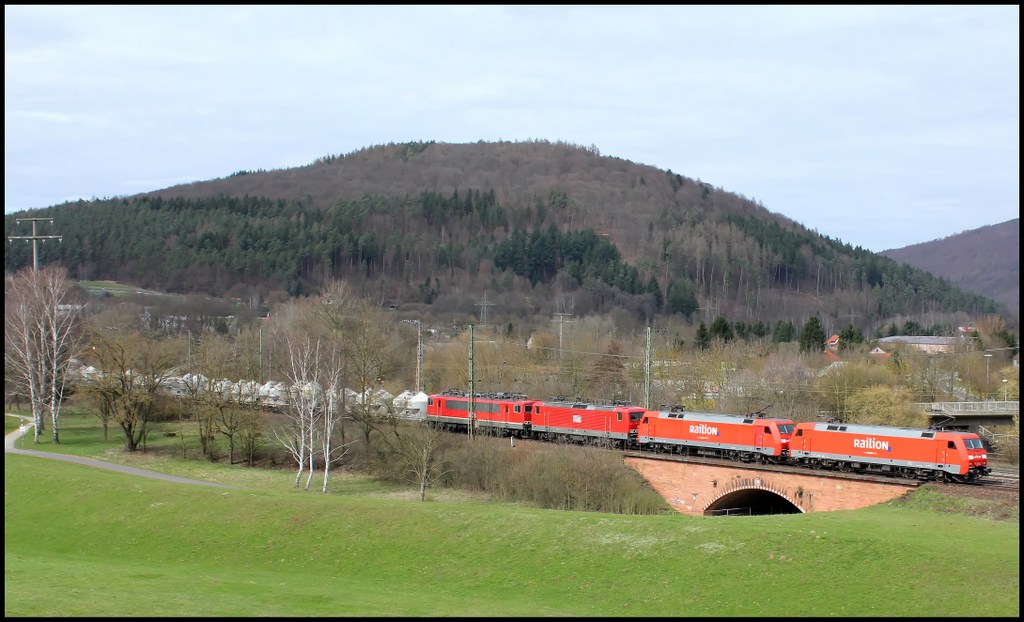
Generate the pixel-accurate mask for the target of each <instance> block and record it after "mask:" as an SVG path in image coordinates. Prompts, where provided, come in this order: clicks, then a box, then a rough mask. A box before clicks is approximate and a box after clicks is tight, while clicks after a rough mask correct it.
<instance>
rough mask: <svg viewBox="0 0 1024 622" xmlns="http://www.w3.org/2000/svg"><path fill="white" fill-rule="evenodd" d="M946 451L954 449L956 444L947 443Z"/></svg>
mask: <svg viewBox="0 0 1024 622" xmlns="http://www.w3.org/2000/svg"><path fill="white" fill-rule="evenodd" d="M946 449H956V443H954V442H953V441H947V442H946Z"/></svg>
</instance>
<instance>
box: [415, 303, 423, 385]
mask: <svg viewBox="0 0 1024 622" xmlns="http://www.w3.org/2000/svg"><path fill="white" fill-rule="evenodd" d="M416 392H417V393H423V322H420V321H419V320H417V321H416Z"/></svg>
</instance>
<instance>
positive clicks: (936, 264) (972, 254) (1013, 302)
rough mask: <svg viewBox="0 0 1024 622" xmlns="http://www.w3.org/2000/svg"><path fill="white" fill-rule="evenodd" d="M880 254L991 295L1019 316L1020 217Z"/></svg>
mask: <svg viewBox="0 0 1024 622" xmlns="http://www.w3.org/2000/svg"><path fill="white" fill-rule="evenodd" d="M881 254H882V255H884V256H886V257H890V258H892V259H895V260H896V261H900V262H903V263H907V264H910V265H912V266H914V267H915V268H920V269H922V270H925V271H927V272H931V273H932V274H934V275H935V276H938V277H942V278H945V279H949V280H950V281H951V282H952V283H953V284H954V285H957V286H958V287H962V288H963V289H965V290H967V291H969V292H974V293H976V294H981V295H982V296H987V297H989V298H992V299H993V300H995V301H997V302H1000V303H1002V304H1004V305H1005V306H1006V309H1007V311H1008V312H1009V313H1011V314H1013V315H1014V316H1016V317H1020V218H1014V219H1013V220H1008V221H1006V222H1004V223H999V224H996V225H986V226H984V227H978V228H976V229H971V230H968V231H963V232H961V233H958V234H956V235H951V236H948V237H945V238H942V239H939V240H933V241H931V242H923V243H921V244H914V245H911V246H906V247H904V248H896V249H892V250H886V251H882V253H881Z"/></svg>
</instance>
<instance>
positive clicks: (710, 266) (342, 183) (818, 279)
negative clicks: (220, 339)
mask: <svg viewBox="0 0 1024 622" xmlns="http://www.w3.org/2000/svg"><path fill="white" fill-rule="evenodd" d="M24 216H33V217H49V218H53V219H54V225H53V227H52V229H53V231H48V232H50V233H57V234H60V235H62V236H63V240H62V242H61V243H60V244H43V245H41V246H40V251H39V261H40V263H41V264H46V263H51V262H60V263H61V264H63V265H64V266H66V267H67V268H68V269H69V271H70V274H71V275H72V276H73V277H75V278H78V279H82V280H97V279H112V280H118V281H125V282H131V283H135V284H137V285H139V286H141V287H146V288H150V289H156V290H162V291H168V292H179V293H188V292H204V293H207V294H210V295H215V296H228V297H235V298H239V299H242V300H245V301H255V302H256V304H257V305H258V306H263V305H265V304H266V303H268V302H273V301H279V300H283V299H286V298H289V297H292V296H295V295H300V294H310V293H314V292H316V291H317V290H318V287H319V285H320V284H321V283H323V282H325V281H327V280H329V279H344V280H346V281H347V282H349V283H351V284H352V285H353V286H354V287H355V288H356V289H357V291H360V292H361V293H362V294H363V295H365V296H368V297H370V298H372V299H375V300H377V301H379V302H380V303H382V304H384V305H388V306H393V307H394V308H396V309H404V310H406V311H411V312H414V313H415V314H418V315H420V316H423V317H447V318H453V319H454V318H458V317H465V318H469V319H472V318H480V317H488V316H489V318H490V320H491V321H494V322H502V323H504V322H509V323H511V322H522V321H524V320H525V319H527V318H532V317H538V316H544V320H545V321H549V320H550V317H551V315H552V314H555V313H564V314H572V315H574V316H584V315H590V314H611V315H613V316H614V317H615V318H616V319H617V321H619V322H620V323H630V322H632V323H634V326H630V327H629V328H635V326H642V325H644V324H651V323H654V322H656V321H658V319H661V318H672V317H677V318H680V319H683V320H685V321H687V322H690V323H695V322H706V323H708V324H710V320H711V319H712V318H714V317H717V316H724V317H726V318H729V319H730V320H731V321H739V322H743V323H745V324H748V325H755V324H756V323H759V322H761V323H768V324H769V325H770V324H774V323H778V322H782V321H785V322H792V323H794V324H795V325H797V326H800V325H802V324H803V323H804V321H805V320H806V319H807V318H808V317H810V316H813V315H820V316H821V317H822V318H823V322H824V324H825V326H824V328H825V329H826V330H827V331H830V332H832V331H835V332H838V331H839V330H840V329H842V328H843V327H847V326H852V327H855V328H856V329H857V330H861V331H863V333H864V334H866V335H870V334H875V333H879V332H880V331H882V330H883V329H884V327H887V326H890V325H892V324H893V323H894V322H898V323H902V322H903V321H904V320H905V319H907V318H913V319H914V321H917V322H920V323H921V324H922V325H925V326H937V327H947V328H949V329H950V330H952V328H955V326H956V325H958V324H962V323H968V322H970V321H971V320H972V319H973V318H977V317H979V316H981V315H985V314H992V313H997V312H999V311H1000V310H1001V309H1002V307H1001V306H1000V305H999V303H997V302H996V301H994V300H991V299H988V298H985V297H983V296H981V295H978V294H970V293H967V292H965V291H963V290H961V289H960V288H958V287H956V286H954V285H952V284H950V283H949V282H948V281H947V280H944V279H942V278H939V277H936V276H933V275H932V274H930V273H928V272H924V271H923V270H920V269H917V268H912V267H910V266H908V265H905V264H900V263H897V262H896V261H894V260H892V259H889V258H887V257H884V256H882V255H878V254H874V253H871V252H868V251H866V250H864V249H861V248H859V247H857V248H855V247H851V246H850V245H848V244H845V243H843V242H842V241H841V240H839V239H838V238H831V237H828V236H826V235H821V234H819V233H818V232H815V231H811V230H808V229H807V228H805V227H803V226H802V225H800V224H799V223H796V222H793V221H791V220H789V219H787V218H786V217H784V216H782V215H780V214H777V213H773V212H770V211H768V210H767V209H765V208H764V207H763V206H762V205H761V204H760V203H758V202H757V201H754V200H752V199H748V198H746V197H743V196H741V195H737V194H734V193H731V192H728V191H726V190H724V189H722V188H714V187H711V186H710V185H708V184H706V183H703V182H701V181H700V180H694V179H690V178H687V177H684V176H682V175H680V174H678V173H674V172H672V171H670V170H669V171H664V170H659V169H656V168H654V167H650V166H645V165H640V164H635V163H633V162H630V161H627V160H623V159H619V158H614V157H608V156H602V155H601V154H600V153H599V152H598V151H597V149H596V148H593V147H589V148H586V147H580V146H575V145H567V144H563V143H549V142H546V141H531V142H523V143H509V142H501V143H475V144H465V145H454V144H441V143H433V142H418V143H408V144H389V145H381V146H374V147H370V148H367V149H363V150H360V151H356V152H354V153H351V154H346V155H337V156H326V157H324V158H320V159H319V160H317V161H316V162H314V163H311V164H310V165H308V166H305V167H300V168H295V169H287V170H275V171H239V172H237V173H235V174H233V175H230V176H228V177H225V178H221V179H216V180H211V181H204V182H196V183H193V184H188V185H184V186H176V187H172V188H167V189H162V190H155V191H153V192H150V193H146V194H143V195H138V196H133V197H118V198H109V199H102V200H94V201H79V202H74V203H66V204H63V205H58V206H53V207H51V208H47V209H44V210H36V211H34V212H32V213H31V214H25V213H20V214H9V215H7V216H6V218H5V229H6V232H7V235H8V236H10V235H23V234H24V231H23V227H19V226H18V225H16V223H15V219H16V218H17V217H24ZM31 262H32V252H31V246H30V245H27V244H8V246H7V247H6V249H5V266H6V269H7V271H9V272H11V271H14V270H17V269H18V268H20V267H23V266H25V265H29V264H31ZM942 330H944V329H943V328H939V330H938V332H941V331H942Z"/></svg>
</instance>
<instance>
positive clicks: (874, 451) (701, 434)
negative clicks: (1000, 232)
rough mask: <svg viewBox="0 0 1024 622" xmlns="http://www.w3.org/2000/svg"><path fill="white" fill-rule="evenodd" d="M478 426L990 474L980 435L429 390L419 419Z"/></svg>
mask: <svg viewBox="0 0 1024 622" xmlns="http://www.w3.org/2000/svg"><path fill="white" fill-rule="evenodd" d="M471 408H472V412H473V415H474V417H473V420H474V421H475V426H476V427H477V428H480V429H483V430H485V431H488V432H491V433H495V434H500V435H503V436H514V437H518V438H528V439H537V440H566V441H571V442H576V443H585V444H591V445H598V446H602V447H614V448H617V449H640V450H647V451H655V452H669V453H674V454H689V455H700V456H712V457H717V458H728V459H733V460H742V461H744V462H772V463H776V464H786V465H794V466H805V467H810V468H815V469H832V470H839V471H851V472H856V473H880V474H886V475H895V476H902V477H911V478H918V479H938V480H951V481H955V482H960V483H973V482H976V481H978V480H979V478H981V477H982V476H984V475H988V474H989V473H991V472H992V471H991V469H990V468H989V467H988V455H987V452H986V450H985V447H984V446H983V445H982V442H981V438H980V437H979V436H978V435H977V434H972V433H969V432H944V431H940V430H919V429H910V428H894V427H886V426H874V425H861V424H846V423H834V422H829V423H797V424H794V423H793V421H792V420H790V419H776V418H772V417H765V416H763V415H761V414H759V413H757V414H750V415H727V414H717V413H699V412H684V411H682V410H681V409H674V408H673V409H670V410H645V409H644V408H642V407H639V406H628V405H623V404H614V405H611V404H604V405H602V404H592V403H587V402H583V401H567V400H562V399H555V400H552V401H548V402H544V401H539V400H531V399H529V398H528V397H527V396H525V395H521V394H511V393H492V394H478V395H477V396H475V397H474V398H473V400H472V404H471V403H470V399H469V396H468V395H466V394H464V393H462V392H459V391H446V392H444V393H441V394H438V395H431V396H429V398H428V400H427V409H426V420H427V422H428V423H431V424H433V425H440V426H442V427H444V428H445V429H448V430H453V431H463V432H464V431H466V430H467V429H468V428H469V425H470V423H471V419H470V410H471Z"/></svg>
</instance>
